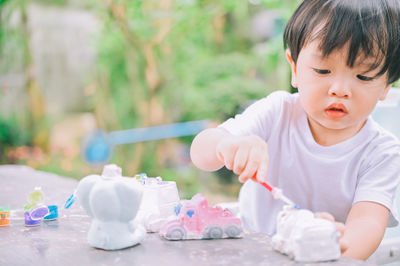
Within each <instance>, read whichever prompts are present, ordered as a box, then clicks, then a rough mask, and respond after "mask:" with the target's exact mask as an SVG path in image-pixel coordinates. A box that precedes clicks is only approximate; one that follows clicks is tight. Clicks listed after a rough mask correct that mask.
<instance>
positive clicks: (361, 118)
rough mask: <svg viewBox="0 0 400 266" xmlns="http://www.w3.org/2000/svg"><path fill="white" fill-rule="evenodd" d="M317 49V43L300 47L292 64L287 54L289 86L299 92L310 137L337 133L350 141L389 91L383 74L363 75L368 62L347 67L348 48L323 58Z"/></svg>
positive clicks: (375, 71) (288, 53) (376, 70)
mask: <svg viewBox="0 0 400 266" xmlns="http://www.w3.org/2000/svg"><path fill="white" fill-rule="evenodd" d="M318 47H319V41H318V40H315V41H312V42H310V43H309V44H308V45H306V46H305V47H303V48H302V50H301V51H300V53H299V56H298V59H297V62H296V64H294V62H293V60H292V59H291V56H290V52H289V51H287V58H288V60H289V63H290V64H291V67H292V85H293V86H294V87H297V88H298V90H299V95H300V102H301V104H302V106H303V108H304V110H305V111H306V113H307V115H308V119H309V124H310V127H311V130H312V132H313V134H324V133H327V132H336V133H338V132H339V131H340V132H342V133H345V135H346V134H347V135H348V137H351V136H353V135H355V134H356V133H357V132H358V131H359V130H360V129H361V127H362V126H363V125H364V123H365V121H366V118H367V117H368V115H369V114H370V113H371V112H372V110H373V108H374V107H375V105H376V103H377V101H378V100H383V99H385V97H386V94H387V92H388V90H389V88H390V85H388V84H387V73H385V74H384V75H381V76H379V77H375V78H372V77H374V76H375V74H376V73H378V71H379V69H375V70H372V71H370V72H366V71H367V70H368V65H366V64H368V63H371V60H368V58H367V59H366V60H361V59H362V58H361V57H360V58H359V59H358V60H356V63H355V65H354V66H353V67H352V68H350V67H349V66H347V65H346V61H347V50H348V45H347V46H345V47H343V48H342V49H341V50H334V51H333V52H332V53H331V54H329V55H328V56H327V57H322V54H321V51H320V49H319V48H318ZM372 60H373V58H372ZM372 62H373V61H372ZM327 130H328V131H327Z"/></svg>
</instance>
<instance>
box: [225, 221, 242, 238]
mask: <svg viewBox="0 0 400 266" xmlns="http://www.w3.org/2000/svg"><path fill="white" fill-rule="evenodd" d="M242 231H243V230H242V228H241V227H240V226H239V225H237V224H230V225H228V226H227V227H225V233H226V235H227V236H228V237H237V236H238V235H239V234H240V233H241V232H242Z"/></svg>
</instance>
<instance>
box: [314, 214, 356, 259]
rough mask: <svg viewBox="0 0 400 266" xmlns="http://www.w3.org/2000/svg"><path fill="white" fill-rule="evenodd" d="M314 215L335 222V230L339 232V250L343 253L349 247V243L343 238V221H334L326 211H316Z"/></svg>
mask: <svg viewBox="0 0 400 266" xmlns="http://www.w3.org/2000/svg"><path fill="white" fill-rule="evenodd" d="M315 217H316V218H322V219H326V220H329V221H331V222H334V223H335V226H336V230H337V231H338V232H339V233H340V238H339V244H340V252H341V253H342V254H343V253H344V252H345V251H346V250H347V249H348V247H349V244H348V243H347V241H345V240H343V235H344V230H345V225H344V223H340V222H336V221H335V218H334V217H333V215H332V214H330V213H328V212H317V213H316V214H315Z"/></svg>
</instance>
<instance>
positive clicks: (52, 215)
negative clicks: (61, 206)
mask: <svg viewBox="0 0 400 266" xmlns="http://www.w3.org/2000/svg"><path fill="white" fill-rule="evenodd" d="M47 208H49V214H48V215H47V216H45V217H44V218H43V220H45V221H51V220H55V219H57V218H58V207H57V205H49V206H47Z"/></svg>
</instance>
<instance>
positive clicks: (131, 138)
mask: <svg viewBox="0 0 400 266" xmlns="http://www.w3.org/2000/svg"><path fill="white" fill-rule="evenodd" d="M208 123H209V122H208V121H207V120H199V121H190V122H182V123H175V124H169V125H162V126H153V127H146V128H136V129H129V130H121V131H114V132H111V133H109V134H107V133H106V132H105V131H103V130H98V131H95V132H93V133H91V134H90V135H88V136H87V137H86V138H85V140H84V143H83V151H82V156H83V158H84V159H85V160H86V162H87V163H88V164H89V165H93V166H102V165H104V164H106V163H107V162H108V161H109V159H110V158H111V155H112V151H113V148H114V146H115V145H121V144H128V143H137V142H143V141H151V140H159V139H168V138H177V137H184V136H192V135H196V134H197V133H199V132H200V131H202V130H203V129H205V128H206V126H207V124H208Z"/></svg>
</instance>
